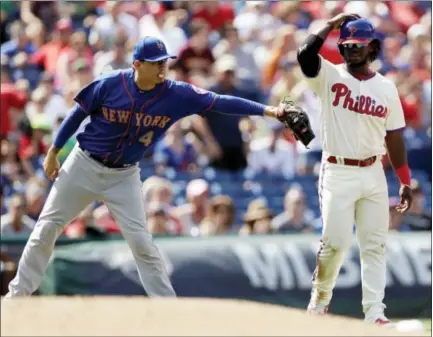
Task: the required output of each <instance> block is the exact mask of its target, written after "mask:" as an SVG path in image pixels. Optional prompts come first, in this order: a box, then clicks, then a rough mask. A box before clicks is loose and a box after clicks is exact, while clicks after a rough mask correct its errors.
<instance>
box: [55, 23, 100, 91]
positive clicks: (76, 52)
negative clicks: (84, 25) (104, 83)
mask: <svg viewBox="0 0 433 337" xmlns="http://www.w3.org/2000/svg"><path fill="white" fill-rule="evenodd" d="M78 59H84V60H86V64H87V65H88V67H89V68H90V69H92V68H93V51H92V49H91V48H90V47H89V46H88V45H87V36H86V33H85V32H84V31H77V32H74V33H72V35H71V37H70V42H69V46H68V47H67V48H65V49H64V50H62V52H61V53H60V55H59V60H58V62H57V71H56V73H57V74H58V75H59V78H58V86H59V87H62V86H64V85H66V84H69V83H71V81H72V74H73V71H74V70H73V69H72V68H73V64H74V61H76V60H78ZM91 79H92V78H91Z"/></svg>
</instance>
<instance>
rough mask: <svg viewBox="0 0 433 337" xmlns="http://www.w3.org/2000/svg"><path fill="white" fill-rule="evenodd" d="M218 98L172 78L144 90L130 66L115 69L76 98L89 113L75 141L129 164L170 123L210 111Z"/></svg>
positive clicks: (120, 162)
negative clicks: (136, 81) (137, 83)
mask: <svg viewBox="0 0 433 337" xmlns="http://www.w3.org/2000/svg"><path fill="white" fill-rule="evenodd" d="M216 97H217V96H216V94H214V93H212V92H208V91H205V90H202V89H199V88H197V87H195V86H192V85H190V84H187V83H184V82H176V81H170V80H166V81H164V82H163V83H161V84H159V85H157V86H156V87H155V88H154V89H152V90H150V91H146V92H143V91H140V90H139V88H138V87H137V85H136V84H135V82H134V70H133V69H128V70H119V71H114V72H111V73H108V74H105V75H102V76H101V77H99V78H97V79H96V80H95V81H93V82H92V83H90V84H89V85H87V86H86V87H84V88H83V89H82V90H81V91H80V92H79V93H78V95H77V96H76V97H75V101H76V102H77V103H78V104H80V106H81V108H82V109H83V110H84V111H85V112H86V113H88V114H89V115H90V122H89V123H88V124H87V125H86V127H85V129H84V131H83V132H82V133H80V134H78V136H77V140H78V142H79V144H80V146H81V147H82V148H83V149H85V150H87V151H89V152H90V153H91V154H93V155H96V156H98V157H100V158H101V159H103V160H106V161H109V162H112V163H118V164H133V163H135V162H137V161H139V160H140V159H142V158H143V155H144V152H145V151H146V150H147V149H148V148H149V147H150V146H151V145H152V144H154V143H155V142H156V141H157V140H158V139H159V138H160V137H161V136H162V135H163V134H164V132H165V131H166V130H167V129H168V128H169V127H170V126H171V125H172V124H173V123H174V122H176V121H178V120H179V119H181V118H183V117H186V116H189V115H193V114H202V113H204V112H206V111H208V110H210V109H211V108H212V106H213V104H214V102H215V100H216Z"/></svg>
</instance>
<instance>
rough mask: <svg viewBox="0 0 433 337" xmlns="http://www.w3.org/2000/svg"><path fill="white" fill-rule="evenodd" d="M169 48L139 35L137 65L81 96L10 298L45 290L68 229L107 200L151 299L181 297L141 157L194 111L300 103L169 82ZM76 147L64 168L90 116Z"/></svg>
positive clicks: (48, 167) (256, 111) (53, 155)
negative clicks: (151, 213) (152, 224)
mask: <svg viewBox="0 0 433 337" xmlns="http://www.w3.org/2000/svg"><path fill="white" fill-rule="evenodd" d="M169 58H174V56H172V55H169V54H168V53H167V50H166V47H165V45H164V43H163V42H161V41H160V40H158V39H155V38H153V37H146V38H144V39H143V40H140V41H139V42H138V43H137V44H136V46H135V49H134V52H133V66H132V68H131V69H127V70H118V71H113V72H110V73H108V74H104V75H101V76H100V77H99V78H97V79H95V80H94V81H93V82H92V83H90V84H89V85H87V86H86V87H84V88H83V89H82V90H81V91H80V92H79V93H78V95H77V96H76V97H75V101H76V102H77V104H76V106H75V107H74V108H72V110H71V111H70V112H69V114H68V116H67V117H66V119H65V120H64V121H63V123H62V125H61V127H60V129H59V132H58V134H57V135H56V137H55V139H54V142H53V145H52V147H51V148H50V150H49V152H48V154H47V156H46V159H45V162H44V170H45V173H46V175H47V176H48V177H49V178H50V179H51V180H55V182H54V184H53V187H52V189H51V191H50V193H49V195H48V198H47V200H46V202H45V205H44V208H43V210H42V212H41V215H40V217H39V220H38V222H37V224H36V226H35V229H34V230H33V232H32V234H31V235H30V238H29V240H28V242H27V244H26V246H25V249H24V252H23V254H22V256H21V260H20V262H19V267H18V271H17V274H16V277H15V278H14V279H13V280H12V281H11V282H10V284H9V293H8V294H7V297H14V296H29V295H31V294H32V293H33V292H34V291H36V290H37V288H38V287H39V285H40V283H41V281H42V277H43V275H44V273H45V270H46V267H47V264H48V261H49V259H50V256H51V254H52V251H53V248H54V244H55V242H56V239H57V238H58V236H59V235H60V234H61V233H62V231H63V228H64V226H65V225H66V224H68V223H69V222H70V221H71V220H72V219H73V218H74V217H75V216H76V215H77V214H78V213H79V212H80V211H81V210H82V209H84V208H85V207H86V206H87V205H88V204H89V203H91V202H92V201H94V200H99V201H102V202H104V203H105V204H106V206H107V207H108V209H109V210H110V212H111V213H112V215H113V217H114V218H115V220H116V222H117V223H118V224H119V227H120V230H121V232H122V235H123V236H124V238H125V239H126V241H127V242H128V245H129V247H130V249H131V251H132V253H133V255H134V258H135V261H136V264H137V269H138V273H139V276H140V280H141V282H142V284H143V287H144V288H145V291H146V293H147V294H148V295H149V296H175V292H174V290H173V287H172V285H171V283H170V280H169V277H168V275H167V272H166V271H165V268H164V264H163V261H162V260H161V257H160V254H159V253H158V250H157V248H156V246H155V245H154V243H153V242H152V236H151V234H150V233H149V232H148V231H147V229H146V218H145V211H144V205H143V201H142V200H143V199H142V195H141V182H140V175H139V168H138V165H137V162H138V161H139V160H140V159H142V158H143V155H144V152H145V151H146V149H147V148H149V147H150V146H151V145H152V144H153V143H155V142H156V141H157V140H158V139H159V138H160V137H161V136H162V135H163V134H164V132H165V131H166V130H167V129H168V128H169V127H170V126H171V125H172V124H173V123H174V122H176V121H177V120H179V119H181V118H183V117H186V116H189V115H192V114H198V115H203V114H208V113H215V112H216V111H217V112H221V113H225V114H237V115H239V114H240V115H258V116H263V115H265V116H269V117H275V118H277V119H279V120H280V121H281V122H286V121H287V116H288V115H289V113H293V106H291V105H290V106H289V105H286V104H284V103H281V104H280V106H279V107H270V106H264V105H262V104H258V103H255V102H252V101H248V100H245V99H241V98H237V97H232V96H220V95H217V94H215V93H213V92H208V91H205V90H203V89H199V88H197V87H194V86H192V85H190V84H187V83H184V82H176V81H171V80H168V79H166V78H165V77H166V62H167V59H169ZM88 116H90V122H89V123H88V124H87V125H86V126H85V129H84V131H83V132H81V133H80V134H78V136H77V140H78V142H77V146H76V147H75V148H74V150H73V151H72V152H71V153H70V155H69V156H68V158H67V159H66V161H65V163H64V164H63V165H62V167H61V168H60V165H59V162H58V160H57V155H58V153H59V151H60V150H61V148H62V147H63V146H64V145H65V143H66V141H67V140H68V139H69V138H70V137H71V136H72V135H73V134H74V133H75V132H76V131H77V129H78V127H79V126H80V124H81V123H82V122H83V120H84V119H85V118H86V117H88Z"/></svg>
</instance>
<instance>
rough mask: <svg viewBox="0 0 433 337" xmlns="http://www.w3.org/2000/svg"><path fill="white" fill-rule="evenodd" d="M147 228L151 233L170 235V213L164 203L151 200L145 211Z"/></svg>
mask: <svg viewBox="0 0 433 337" xmlns="http://www.w3.org/2000/svg"><path fill="white" fill-rule="evenodd" d="M146 216H147V228H148V230H149V232H150V233H152V234H153V235H170V234H171V231H170V230H169V221H170V215H169V210H168V208H167V206H166V205H164V204H162V203H159V202H155V201H154V202H151V203H150V204H149V206H148V210H147V213H146Z"/></svg>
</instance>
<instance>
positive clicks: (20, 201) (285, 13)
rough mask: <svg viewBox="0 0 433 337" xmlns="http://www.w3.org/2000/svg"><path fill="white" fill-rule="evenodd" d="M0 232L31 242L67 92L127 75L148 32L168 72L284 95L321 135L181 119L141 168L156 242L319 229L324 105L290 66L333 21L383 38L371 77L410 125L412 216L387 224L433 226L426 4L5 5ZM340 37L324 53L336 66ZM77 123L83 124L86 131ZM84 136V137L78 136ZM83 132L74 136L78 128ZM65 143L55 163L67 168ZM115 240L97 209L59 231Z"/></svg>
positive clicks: (394, 188) (246, 94) (241, 91)
mask: <svg viewBox="0 0 433 337" xmlns="http://www.w3.org/2000/svg"><path fill="white" fill-rule="evenodd" d="M0 6H1V7H0V9H1V27H0V30H1V36H0V37H1V41H0V42H1V93H0V96H1V97H0V99H1V121H0V122H1V123H0V137H1V210H2V213H1V214H2V217H1V234H2V235H14V234H16V233H28V232H30V231H31V230H32V228H33V226H34V225H35V221H36V220H37V218H38V215H39V213H40V212H41V210H42V207H43V204H44V201H45V198H46V196H47V194H48V191H49V189H50V188H51V183H50V182H49V181H48V180H47V179H46V178H45V176H44V173H43V170H42V162H43V158H44V155H45V153H46V151H47V148H48V147H49V146H50V142H51V141H52V140H53V137H54V136H55V134H56V132H57V130H58V128H59V125H60V123H61V122H62V120H63V119H64V118H65V116H66V114H67V113H68V110H69V109H70V108H71V107H72V106H73V105H74V104H75V103H74V100H73V98H74V96H75V95H76V94H77V92H78V91H79V90H80V89H81V88H82V87H83V86H85V85H86V84H88V83H89V82H91V81H92V79H93V78H95V77H96V76H98V75H99V74H101V73H103V72H106V71H110V70H112V69H122V68H128V67H130V66H131V63H132V58H131V51H132V47H133V45H134V43H135V42H136V41H137V39H140V38H142V37H144V36H146V35H152V36H156V37H158V38H160V39H162V40H163V41H164V42H165V43H166V44H167V47H168V49H169V51H170V52H172V53H175V54H177V55H179V57H178V58H177V59H176V60H174V61H170V63H169V77H170V78H171V79H175V80H182V81H187V82H189V83H192V84H195V85H197V86H199V87H202V88H205V89H208V90H212V91H214V92H217V93H220V94H230V95H235V96H239V97H243V98H248V99H252V100H254V101H258V102H262V103H266V104H268V103H269V104H272V105H275V104H277V103H278V102H279V101H280V100H281V99H282V97H283V96H286V95H288V96H290V97H292V98H293V99H294V100H295V101H296V102H298V104H300V105H301V106H303V107H304V108H305V110H306V111H307V112H308V113H309V115H310V118H311V120H312V126H313V129H314V130H315V133H316V136H317V137H316V139H315V140H314V141H313V143H312V144H311V147H310V149H305V148H304V147H303V146H302V145H301V144H299V143H296V142H295V141H294V139H292V137H291V135H290V134H288V133H287V132H285V129H283V128H282V127H281V125H279V124H276V123H275V122H273V121H272V120H270V119H267V118H261V117H254V118H240V117H239V118H238V117H234V116H225V115H222V114H218V113H208V114H207V115H206V116H205V117H204V118H201V117H198V116H193V117H190V118H187V119H184V120H182V121H180V122H178V123H176V124H175V125H174V126H173V127H172V128H171V129H170V130H169V131H168V133H167V135H166V136H165V137H164V138H163V139H161V140H160V141H159V142H158V143H157V144H155V145H154V146H153V147H152V148H151V149H150V150H149V152H148V154H147V155H146V157H145V158H143V160H142V161H141V162H140V167H141V168H142V171H141V175H142V180H143V202H144V203H145V207H146V212H147V219H148V220H147V226H148V227H149V230H150V231H151V232H152V233H154V234H164V235H191V236H208V235H217V234H224V233H236V234H239V235H251V234H257V233H299V232H320V228H321V223H320V213H319V203H318V200H317V199H318V198H317V174H318V167H319V165H320V160H321V159H320V158H321V154H320V150H321V140H320V132H319V119H320V107H319V105H318V101H317V98H316V97H315V95H314V94H313V92H312V91H311V90H310V89H309V88H308V87H307V86H306V82H305V81H304V80H303V76H302V74H301V72H300V69H299V66H298V65H297V61H296V50H297V46H299V45H300V43H301V42H302V41H303V40H304V39H305V37H306V36H307V35H308V34H309V32H311V31H312V30H313V29H315V27H317V26H319V25H320V24H322V23H323V22H324V21H325V20H326V19H328V18H330V17H332V16H334V15H336V14H337V13H340V12H342V11H344V12H353V13H357V14H359V15H361V16H363V17H366V18H368V19H370V20H371V21H372V22H373V23H374V25H375V26H376V27H377V32H378V35H379V37H380V39H381V41H382V53H381V55H380V58H379V59H378V60H377V61H376V62H375V64H374V68H375V69H376V70H377V71H379V72H380V73H381V74H383V75H384V76H386V77H388V78H391V79H393V81H394V82H395V83H396V85H397V87H398V90H399V93H400V99H401V102H402V105H403V109H404V113H405V119H406V123H407V128H406V130H405V139H406V144H407V147H408V151H409V161H410V166H411V168H412V173H413V178H414V180H413V187H414V194H415V202H414V207H413V208H412V210H411V211H410V213H409V214H407V215H405V216H401V215H400V214H398V213H397V212H395V210H394V206H395V204H396V200H397V202H398V199H396V197H398V184H397V182H396V178H395V176H394V175H393V173H392V170H391V169H390V167H389V162H388V161H387V158H386V157H385V158H384V159H383V165H384V167H385V168H386V170H387V176H389V184H390V197H391V198H390V215H391V216H390V229H391V230H396V231H411V230H431V166H430V164H431V152H432V150H431V116H432V113H431V107H432V102H431V40H432V36H431V21H432V19H431V2H427V1H426V2H425V1H410V2H409V1H383V2H372V1H325V2H322V1H300V2H298V1H280V2H277V1H233V2H232V1H202V2H200V1H159V2H158V1H138V2H135V1H125V2H118V1H85V2H76V1H34V2H30V1H19V2H15V1H2V2H1V5H0ZM337 40H338V32H335V33H332V34H331V35H330V37H329V38H328V40H327V41H326V43H325V44H324V46H323V48H322V50H321V54H322V55H323V56H324V57H325V58H327V59H328V60H330V61H331V62H334V63H340V62H342V59H341V56H340V54H339V51H338V48H337ZM85 124H86V122H84V124H83V126H82V128H83V127H85ZM80 130H82V129H80ZM80 130H79V131H78V132H80ZM75 143H76V140H75V137H73V138H72V139H71V140H70V141H69V142H68V143H67V144H66V146H65V147H64V149H63V150H62V152H61V154H60V159H61V162H63V161H64V160H65V159H66V157H67V156H68V153H69V152H70V151H71V149H72V148H73V147H74V146H75ZM111 233H119V229H118V226H117V225H116V221H115V219H113V218H112V216H111V214H110V212H109V211H108V209H107V208H106V207H105V206H104V205H103V204H101V203H94V204H91V205H89V207H87V208H86V209H85V210H83V212H81V213H80V214H79V216H78V217H77V218H76V219H75V220H74V221H73V222H72V223H71V224H68V225H67V226H66V229H65V232H64V234H63V235H65V236H68V237H74V238H77V237H83V236H85V235H89V234H94V235H102V236H104V235H109V234H111Z"/></svg>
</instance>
